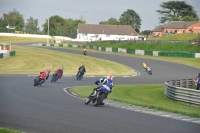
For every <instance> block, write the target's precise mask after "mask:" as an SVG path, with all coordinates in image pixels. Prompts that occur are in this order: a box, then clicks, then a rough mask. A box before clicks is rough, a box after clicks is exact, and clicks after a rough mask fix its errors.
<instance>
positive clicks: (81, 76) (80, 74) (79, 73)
mask: <svg viewBox="0 0 200 133" xmlns="http://www.w3.org/2000/svg"><path fill="white" fill-rule="evenodd" d="M83 75H84V73H83V72H82V71H79V72H78V74H77V75H76V80H81V79H82V78H83Z"/></svg>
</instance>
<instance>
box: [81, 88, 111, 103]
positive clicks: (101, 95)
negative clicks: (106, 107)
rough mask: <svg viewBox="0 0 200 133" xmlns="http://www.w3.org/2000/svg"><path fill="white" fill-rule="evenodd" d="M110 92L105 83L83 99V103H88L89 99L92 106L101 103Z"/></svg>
mask: <svg viewBox="0 0 200 133" xmlns="http://www.w3.org/2000/svg"><path fill="white" fill-rule="evenodd" d="M109 93H110V88H109V87H108V86H106V85H103V86H101V87H100V89H99V90H98V91H97V92H96V94H95V95H93V93H92V94H90V96H89V97H88V98H87V99H86V100H85V105H88V104H89V103H90V102H91V101H92V102H93V104H94V106H98V105H102V102H103V100H104V99H105V98H106V97H107V96H108V94H109Z"/></svg>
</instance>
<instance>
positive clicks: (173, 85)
mask: <svg viewBox="0 0 200 133" xmlns="http://www.w3.org/2000/svg"><path fill="white" fill-rule="evenodd" d="M189 87H190V88H193V87H194V84H193V79H181V80H171V81H167V82H165V92H164V93H165V95H166V96H167V97H169V98H171V99H174V100H177V101H182V102H186V103H189V104H196V105H200V90H194V89H190V88H189Z"/></svg>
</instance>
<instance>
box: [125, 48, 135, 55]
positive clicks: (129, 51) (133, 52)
mask: <svg viewBox="0 0 200 133" xmlns="http://www.w3.org/2000/svg"><path fill="white" fill-rule="evenodd" d="M126 51H127V53H129V54H135V49H127V50H126Z"/></svg>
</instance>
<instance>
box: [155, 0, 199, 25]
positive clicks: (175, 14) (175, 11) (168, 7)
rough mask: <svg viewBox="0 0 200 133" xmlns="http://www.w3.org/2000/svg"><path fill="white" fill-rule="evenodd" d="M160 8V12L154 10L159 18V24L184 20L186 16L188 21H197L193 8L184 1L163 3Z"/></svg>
mask: <svg viewBox="0 0 200 133" xmlns="http://www.w3.org/2000/svg"><path fill="white" fill-rule="evenodd" d="M160 7H161V8H162V10H156V12H158V13H159V15H160V16H161V17H160V18H159V20H160V23H165V22H169V21H180V20H184V19H183V18H184V17H186V16H190V17H191V18H190V20H199V18H198V16H197V13H196V11H195V10H194V8H193V7H192V6H191V5H189V4H187V3H186V2H185V1H167V2H163V3H162V4H161V5H160Z"/></svg>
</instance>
